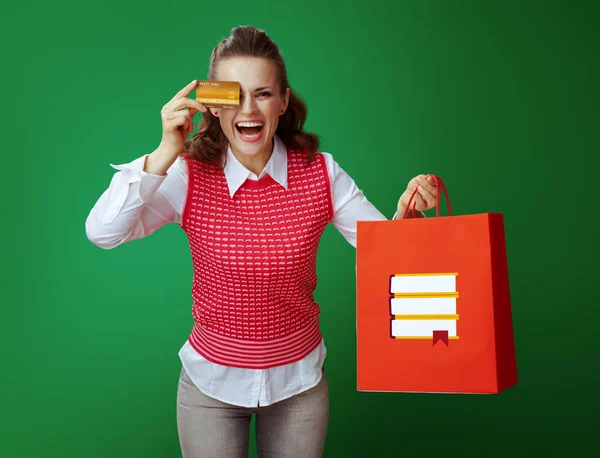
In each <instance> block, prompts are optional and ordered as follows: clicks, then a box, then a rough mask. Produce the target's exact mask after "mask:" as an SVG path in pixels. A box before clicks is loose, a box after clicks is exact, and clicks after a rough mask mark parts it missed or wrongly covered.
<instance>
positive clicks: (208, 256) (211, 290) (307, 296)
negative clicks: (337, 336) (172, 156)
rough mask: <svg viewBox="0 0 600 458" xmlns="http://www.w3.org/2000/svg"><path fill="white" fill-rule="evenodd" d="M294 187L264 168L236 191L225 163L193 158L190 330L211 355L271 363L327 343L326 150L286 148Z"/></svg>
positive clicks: (187, 217)
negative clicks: (317, 294) (323, 252)
mask: <svg viewBox="0 0 600 458" xmlns="http://www.w3.org/2000/svg"><path fill="white" fill-rule="evenodd" d="M287 157H288V171H287V173H288V188H287V190H286V189H285V188H284V187H283V186H281V185H280V184H279V183H277V182H276V181H275V180H273V179H272V178H271V177H270V176H265V177H264V178H263V179H261V180H259V181H252V180H246V182H245V183H244V184H243V185H242V186H241V187H240V188H239V190H238V191H237V192H236V193H235V194H234V196H233V198H232V197H231V196H230V194H229V188H228V186H227V181H226V179H225V174H224V172H223V171H222V170H220V169H218V168H216V167H211V166H208V165H206V164H203V163H201V162H199V161H197V160H193V159H187V164H188V180H189V181H188V192H187V198H186V202H185V206H184V210H183V216H182V224H181V227H182V228H183V230H184V231H185V232H186V234H187V237H188V240H189V243H190V248H191V252H192V262H193V266H194V279H193V283H192V297H193V306H192V316H193V318H194V326H193V329H192V332H191V334H190V337H189V342H190V344H191V345H192V346H193V347H194V349H195V350H196V351H197V352H198V353H199V354H200V355H202V356H203V357H204V358H206V359H207V360H209V361H212V362H214V363H218V364H222V365H225V366H231V367H242V368H253V369H266V368H269V367H274V366H280V365H283V364H288V363H292V362H295V361H298V360H300V359H302V358H303V357H305V356H306V355H308V354H309V353H310V352H311V351H312V350H314V349H315V348H316V347H317V346H318V345H319V343H320V342H321V332H320V329H319V312H320V308H319V306H318V304H317V303H316V302H315V301H314V299H313V292H314V290H315V288H316V285H317V277H316V257H317V248H318V246H319V241H320V239H321V236H322V234H323V231H324V230H325V227H326V226H327V223H328V222H329V220H330V219H331V218H332V216H333V204H332V200H331V187H330V183H329V175H328V173H327V167H326V164H325V158H324V157H323V155H322V154H320V153H317V155H316V156H315V158H314V160H313V161H312V162H311V163H310V164H309V165H308V166H306V162H307V154H306V153H303V152H300V151H292V150H288V155H287Z"/></svg>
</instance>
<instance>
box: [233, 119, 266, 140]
mask: <svg viewBox="0 0 600 458" xmlns="http://www.w3.org/2000/svg"><path fill="white" fill-rule="evenodd" d="M264 127H265V124H264V123H262V122H238V123H236V125H235V128H236V129H237V131H238V132H239V133H240V135H241V136H242V138H244V139H245V140H254V139H257V138H258V137H259V136H260V134H261V133H262V131H263V128H264Z"/></svg>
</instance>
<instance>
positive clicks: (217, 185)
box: [86, 27, 436, 458]
mask: <svg viewBox="0 0 600 458" xmlns="http://www.w3.org/2000/svg"><path fill="white" fill-rule="evenodd" d="M209 79H214V80H223V81H239V82H240V85H241V94H240V95H241V97H240V106H239V107H235V108H233V109H214V108H211V109H207V108H206V107H204V106H203V105H202V104H200V103H198V102H197V101H196V100H193V99H191V98H188V97H187V96H188V95H189V94H190V92H191V91H192V90H193V89H194V88H195V87H196V81H192V82H191V83H190V84H188V85H187V86H186V87H184V88H183V89H182V90H181V91H180V92H179V93H177V94H176V95H175V97H173V99H171V100H170V101H169V102H168V103H167V104H166V105H165V106H164V107H163V109H162V112H161V114H162V126H163V136H162V141H161V142H160V145H159V146H158V148H157V149H156V150H155V151H154V152H152V153H151V154H147V155H144V156H142V157H140V158H138V159H136V160H134V161H133V162H131V163H129V164H126V165H122V166H113V167H115V168H116V169H118V170H119V172H117V173H116V174H115V176H114V178H113V180H112V181H111V183H110V186H109V188H108V190H107V191H106V192H104V193H103V194H102V196H101V197H100V199H99V200H98V202H97V203H96V205H95V206H94V208H93V209H92V211H91V213H90V215H89V217H88V219H87V221H86V231H87V235H88V238H89V239H90V240H91V241H92V242H93V243H95V244H96V245H98V246H100V247H103V248H106V249H109V248H113V247H115V246H117V245H120V244H123V243H126V242H128V241H131V240H135V239H138V238H141V237H145V236H147V235H149V234H151V233H153V232H154V231H156V230H157V229H158V228H160V227H161V226H163V225H165V224H167V223H171V222H177V223H178V224H179V225H180V226H181V227H182V228H183V230H184V231H185V232H186V234H187V236H188V240H189V243H190V249H191V252H192V260H193V265H194V280H193V284H192V296H193V305H192V315H193V318H194V326H193V329H192V332H191V335H190V336H189V338H188V340H187V341H186V343H185V344H184V346H183V347H182V349H181V351H180V353H179V355H180V358H181V361H182V370H181V375H180V380H179V386H178V394H177V424H178V431H179V438H180V443H181V448H182V452H183V456H184V457H185V458H192V457H193V458H195V457H245V456H247V455H248V441H249V426H250V419H251V416H252V415H253V414H256V431H257V438H256V439H257V446H258V449H259V455H260V456H261V457H278V458H281V457H296V456H302V457H305V458H312V457H320V456H322V453H323V446H324V442H325V436H326V430H327V421H328V412H329V396H328V387H327V380H326V377H325V374H324V371H323V361H324V358H325V353H326V349H325V345H324V342H323V339H322V336H321V334H320V331H319V323H318V315H319V311H320V310H319V306H318V305H317V304H316V303H315V301H314V300H313V291H314V289H315V287H316V275H315V263H316V253H317V247H318V244H319V240H320V238H321V235H322V233H323V230H324V229H325V226H326V225H327V224H328V223H331V224H333V225H334V226H335V227H336V228H337V229H338V230H339V231H340V232H341V234H342V235H343V236H344V237H345V238H346V240H347V241H348V242H349V243H351V244H352V245H353V246H355V237H356V221H357V220H385V219H386V218H385V217H384V216H383V215H382V214H381V213H380V212H379V211H378V210H377V209H376V208H375V207H374V206H373V205H372V204H371V203H370V202H369V201H368V200H367V199H366V198H365V197H364V195H363V194H362V192H361V191H360V190H359V189H358V188H357V186H356V184H355V183H354V181H353V180H352V179H351V178H350V177H349V176H348V175H347V174H346V173H345V172H344V171H343V170H342V169H341V168H340V167H339V165H338V164H337V163H336V161H335V160H334V159H333V157H332V156H331V155H330V154H328V153H319V152H317V149H318V138H317V136H316V135H314V134H311V133H307V132H305V131H304V130H303V125H304V122H305V119H306V107H305V105H304V103H303V102H302V101H301V100H300V99H299V98H298V97H297V96H296V95H295V94H294V92H293V91H292V90H291V88H290V85H289V83H288V80H287V74H286V68H285V65H284V62H283V59H282V57H281V55H280V53H279V50H278V48H277V45H276V44H275V43H273V41H271V40H270V38H269V37H268V36H267V35H266V34H265V33H264V32H263V31H261V30H258V29H256V28H253V27H238V28H235V29H233V30H232V33H231V35H230V36H229V37H228V38H227V39H225V40H223V41H221V42H220V43H219V45H218V46H217V47H216V48H215V49H214V51H213V53H212V56H211V60H210V71H209ZM199 111H200V112H202V113H203V116H202V121H201V124H200V126H199V129H198V133H197V134H195V135H194V136H193V137H192V139H191V141H188V142H186V140H187V137H188V136H189V134H190V133H191V132H192V131H193V130H194V122H193V117H194V115H195V114H196V113H197V112H199ZM416 187H419V190H418V192H417V194H416V195H415V202H416V207H415V208H416V210H418V211H422V210H427V209H430V208H432V207H433V206H434V205H435V196H436V189H435V185H434V183H433V182H430V181H429V180H428V179H426V178H425V176H424V175H420V176H418V177H416V178H414V179H412V180H411V181H410V183H409V184H408V187H407V189H406V191H405V192H404V193H403V194H402V196H401V198H400V200H399V203H398V208H397V210H398V211H397V214H396V215H397V217H398V218H401V217H402V216H403V214H404V213H405V209H406V206H407V204H408V200H409V197H410V195H411V194H412V192H413V191H414V190H415V188H416ZM411 210H412V209H411ZM415 216H422V214H421V213H415Z"/></svg>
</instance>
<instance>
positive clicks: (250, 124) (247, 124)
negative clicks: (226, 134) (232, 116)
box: [236, 122, 264, 127]
mask: <svg viewBox="0 0 600 458" xmlns="http://www.w3.org/2000/svg"><path fill="white" fill-rule="evenodd" d="M236 126H238V127H262V126H264V124H263V123H262V122H238V123H237V124H236Z"/></svg>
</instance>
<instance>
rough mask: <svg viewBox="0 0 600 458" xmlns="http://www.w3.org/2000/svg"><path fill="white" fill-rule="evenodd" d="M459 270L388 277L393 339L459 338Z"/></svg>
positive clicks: (435, 339) (434, 340) (446, 339)
mask: <svg viewBox="0 0 600 458" xmlns="http://www.w3.org/2000/svg"><path fill="white" fill-rule="evenodd" d="M457 275H458V273H424V274H396V275H392V276H391V277H390V294H391V295H392V296H391V297H390V313H391V314H392V316H393V318H392V320H391V336H392V337H393V338H396V339H433V343H434V344H435V343H436V341H437V340H443V341H444V342H445V343H446V345H447V344H448V339H458V333H457V329H456V324H457V321H458V313H457V309H456V303H457V299H458V291H457V289H456V277H457Z"/></svg>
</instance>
